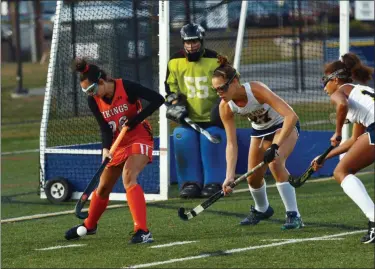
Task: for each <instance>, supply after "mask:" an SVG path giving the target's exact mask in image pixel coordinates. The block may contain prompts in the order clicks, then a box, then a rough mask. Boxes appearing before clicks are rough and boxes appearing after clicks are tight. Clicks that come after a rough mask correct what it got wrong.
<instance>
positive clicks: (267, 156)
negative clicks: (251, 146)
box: [263, 144, 279, 163]
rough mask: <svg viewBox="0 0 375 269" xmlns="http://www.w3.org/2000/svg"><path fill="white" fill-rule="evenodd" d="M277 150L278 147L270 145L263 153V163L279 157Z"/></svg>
mask: <svg viewBox="0 0 375 269" xmlns="http://www.w3.org/2000/svg"><path fill="white" fill-rule="evenodd" d="M278 149H279V146H278V145H277V144H272V145H271V146H270V147H269V148H268V149H267V150H266V152H265V153H264V159H263V161H264V162H265V163H270V162H272V161H273V160H274V159H275V157H276V156H279V154H278V152H277V150H278Z"/></svg>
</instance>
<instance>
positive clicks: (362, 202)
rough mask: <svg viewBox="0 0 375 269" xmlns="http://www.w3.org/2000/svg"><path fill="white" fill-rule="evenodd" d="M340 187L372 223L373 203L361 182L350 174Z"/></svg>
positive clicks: (374, 208) (374, 207)
mask: <svg viewBox="0 0 375 269" xmlns="http://www.w3.org/2000/svg"><path fill="white" fill-rule="evenodd" d="M341 187H342V188H343V189H344V192H345V193H346V195H348V196H349V197H350V198H351V199H352V200H353V202H354V203H356V204H357V206H359V208H360V209H361V210H362V212H363V213H365V215H366V217H367V218H368V219H369V220H370V221H372V222H374V210H375V206H374V202H373V201H372V200H371V198H370V196H369V195H368V193H367V191H366V188H365V186H364V185H363V184H362V182H361V181H360V180H359V179H358V178H357V177H356V176H355V175H351V174H350V175H347V176H346V177H345V178H344V180H343V181H342V182H341Z"/></svg>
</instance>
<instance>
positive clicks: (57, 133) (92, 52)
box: [47, 1, 159, 147]
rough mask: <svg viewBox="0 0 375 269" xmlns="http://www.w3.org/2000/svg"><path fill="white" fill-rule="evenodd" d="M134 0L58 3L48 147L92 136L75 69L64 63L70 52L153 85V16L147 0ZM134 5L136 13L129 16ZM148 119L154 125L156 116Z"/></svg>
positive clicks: (113, 73)
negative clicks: (145, 1) (58, 26)
mask: <svg viewBox="0 0 375 269" xmlns="http://www.w3.org/2000/svg"><path fill="white" fill-rule="evenodd" d="M138 4H139V5H138V7H134V6H133V5H132V2H131V1H110V2H109V1H75V2H72V3H64V4H63V6H62V9H61V12H60V21H59V24H60V29H59V34H58V35H59V36H58V45H57V46H58V48H57V58H56V64H55V68H54V73H53V74H52V75H53V86H52V89H51V96H52V99H51V106H50V115H49V123H48V133H47V146H48V147H53V146H61V145H74V144H85V143H92V142H98V138H99V136H98V135H99V128H98V124H97V123H96V121H95V119H94V118H93V117H92V114H91V111H90V110H89V108H88V106H87V97H86V96H85V94H83V93H82V91H81V89H80V85H79V76H78V74H77V73H76V72H72V71H71V69H70V66H71V61H72V59H74V58H75V57H85V58H86V59H87V60H88V61H89V62H90V63H93V64H97V65H98V66H100V67H101V68H102V69H103V70H105V71H106V72H107V74H108V75H109V76H110V77H113V78H126V79H130V80H133V81H137V82H140V83H141V84H143V85H144V86H146V87H149V88H151V89H154V90H156V91H158V70H159V69H158V59H157V53H158V40H157V33H158V21H157V20H155V16H154V15H155V14H154V13H153V12H154V10H152V8H154V6H153V5H152V2H151V3H147V5H143V6H142V2H141V3H138ZM155 4H157V3H155ZM135 11H136V14H137V16H133V14H134V12H135ZM136 43H137V44H138V45H137V46H138V49H137V50H136V49H135V44H136ZM155 115H157V113H155ZM150 121H151V124H152V126H153V127H154V129H155V127H157V119H155V117H152V118H151V119H150ZM67 127H69V128H67ZM156 129H157V130H158V128H156ZM157 130H156V131H157ZM156 134H157V133H156Z"/></svg>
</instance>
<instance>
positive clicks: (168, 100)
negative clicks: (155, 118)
mask: <svg viewBox="0 0 375 269" xmlns="http://www.w3.org/2000/svg"><path fill="white" fill-rule="evenodd" d="M173 101H177V102H178V101H179V100H178V95H177V94H176V93H171V94H170V95H167V97H166V98H165V105H166V106H170V105H172V103H173Z"/></svg>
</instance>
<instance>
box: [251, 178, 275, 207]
mask: <svg viewBox="0 0 375 269" xmlns="http://www.w3.org/2000/svg"><path fill="white" fill-rule="evenodd" d="M263 182H264V183H263V186H262V187H260V188H259V189H254V188H252V187H251V186H250V185H249V190H250V193H251V196H252V197H253V199H254V203H255V210H257V211H259V212H262V213H264V212H266V211H267V209H268V207H269V205H270V204H269V202H268V198H267V192H266V181H265V180H263Z"/></svg>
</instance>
